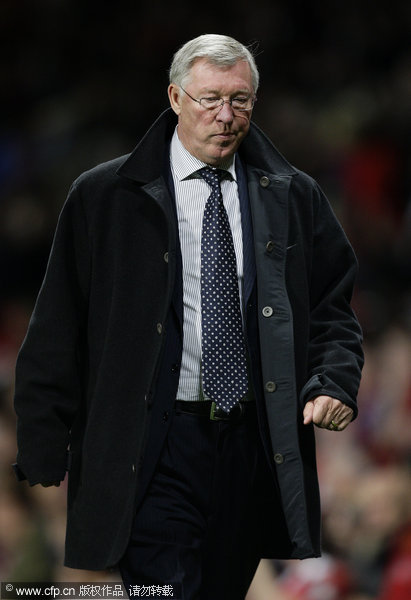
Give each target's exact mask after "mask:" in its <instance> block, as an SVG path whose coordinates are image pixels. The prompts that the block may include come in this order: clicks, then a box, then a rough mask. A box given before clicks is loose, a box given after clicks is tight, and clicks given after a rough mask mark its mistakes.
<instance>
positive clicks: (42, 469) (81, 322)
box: [15, 110, 362, 569]
mask: <svg viewBox="0 0 411 600" xmlns="http://www.w3.org/2000/svg"><path fill="white" fill-rule="evenodd" d="M174 127H175V116H174V113H172V111H171V110H168V111H166V112H165V113H164V114H163V115H161V117H160V118H159V119H158V120H157V121H156V123H155V124H154V125H153V126H152V128H151V129H150V131H149V132H148V133H147V134H146V136H145V137H144V138H143V139H142V141H141V142H140V143H139V145H138V146H137V148H136V149H135V151H134V152H133V154H132V155H130V156H128V157H122V158H120V159H116V160H114V161H111V162H108V163H105V164H103V165H100V166H98V167H96V168H94V169H92V170H91V171H88V172H87V173H85V174H83V175H82V176H80V177H79V178H78V179H77V180H76V181H75V182H74V184H73V185H72V187H71V190H70V193H69V196H68V199H67V201H66V203H65V205H64V208H63V210H62V213H61V215H60V218H59V223H58V227H57V230H56V234H55V239H54V243H53V247H52V251H51V255H50V260H49V264H48V268H47V273H46V277H45V279H44V282H43V285H42V288H41V291H40V294H39V296H38V299H37V303H36V306H35V310H34V312H33V316H32V319H31V321H30V325H29V330H28V333H27V336H26V338H25V341H24V343H23V346H22V349H21V351H20V354H19V358H18V361H17V371H16V394H15V408H16V412H17V415H18V447H19V450H18V459H17V461H18V465H19V467H20V469H21V470H22V472H23V473H24V474H25V476H26V477H27V479H28V481H29V483H30V484H32V485H33V484H35V483H38V482H45V481H56V480H62V479H63V478H64V476H65V471H66V469H67V467H68V466H69V468H70V472H69V490H68V524H67V539H66V564H67V565H68V566H71V567H75V568H84V569H103V568H106V567H108V566H111V565H115V564H116V563H117V562H118V560H119V559H120V557H121V556H122V554H123V552H124V550H125V547H126V545H127V542H128V538H129V534H130V529H131V523H132V520H133V515H134V511H135V499H136V494H137V491H138V475H139V464H140V462H141V461H140V460H139V459H140V457H141V453H142V449H143V446H144V441H145V439H146V434H147V428H148V425H149V422H150V414H151V410H150V402H149V399H150V398H151V397H152V390H153V386H154V384H155V383H156V377H155V376H156V368H157V367H158V363H159V357H160V353H161V349H162V345H163V340H164V337H165V327H164V323H165V321H166V317H167V313H168V310H169V306H170V302H171V297H172V293H173V287H174V281H175V275H176V248H177V241H178V236H177V230H176V226H175V219H173V218H172V217H171V209H170V206H171V197H170V194H169V193H168V191H167V186H166V184H165V180H164V175H163V172H164V168H163V165H164V153H165V151H166V148H167V146H168V143H169V140H170V137H171V135H172V131H173V129H174ZM240 154H241V156H242V159H243V162H244V164H245V165H246V171H247V178H248V192H249V198H250V209H251V216H252V223H253V232H254V251H255V261H256V269H257V289H258V306H257V310H258V329H259V337H260V351H261V377H262V382H263V390H264V402H265V407H266V412H267V417H268V425H269V435H270V439H271V448H272V453H273V464H275V468H276V472H277V478H278V484H279V488H280V492H281V502H282V512H283V514H284V518H285V521H286V525H287V531H288V536H289V540H288V542H287V544H286V545H285V546H284V548H276V550H275V551H271V554H272V555H277V556H279V557H282V558H304V557H308V556H317V555H318V554H319V552H320V542H319V533H320V505H319V494H318V483H317V474H316V465H315V445H314V431H313V427H312V426H311V425H309V426H303V424H302V410H303V407H304V404H305V402H306V401H307V400H309V399H310V398H312V397H314V396H316V395H319V394H327V395H330V396H333V397H335V398H338V399H340V400H342V401H343V402H344V403H346V404H348V405H349V406H351V407H352V408H353V410H354V413H355V414H356V394H357V389H358V385H359V379H360V370H361V366H362V353H361V332H360V328H359V325H358V323H357V320H356V318H355V316H354V315H353V313H352V311H351V308H350V304H349V303H350V299H351V294H352V288H353V283H354V278H355V274H356V269H357V264H356V259H355V256H354V254H353V251H352V248H351V246H350V244H349V243H348V241H347V239H346V237H345V235H344V233H343V231H342V229H341V227H340V225H339V224H338V222H337V220H336V218H335V216H334V214H333V212H332V210H331V208H330V206H329V203H328V201H327V200H326V198H325V197H324V195H323V193H322V192H321V190H320V189H319V187H318V185H317V184H316V183H315V182H314V181H313V180H312V179H311V178H310V177H309V176H307V175H306V174H304V173H302V172H301V171H298V170H297V169H294V168H293V167H291V166H290V165H289V163H288V162H287V161H286V160H285V159H284V158H283V157H282V156H281V155H280V154H279V153H278V152H277V150H276V149H275V148H274V147H273V145H272V144H271V142H270V141H269V140H268V139H267V138H266V137H265V136H264V134H263V133H262V132H261V131H260V130H259V129H258V128H257V127H256V126H255V125H253V124H252V125H251V128H250V131H249V133H248V135H247V137H246V138H245V140H244V141H243V144H242V146H241V148H240ZM153 426H154V427H158V428H160V427H164V423H163V422H162V420H160V419H159V422H158V423H154V424H153V423H151V427H153ZM68 463H69V465H68ZM273 536H275V532H273ZM290 548H292V550H290Z"/></svg>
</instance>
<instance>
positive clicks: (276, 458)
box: [274, 452, 284, 465]
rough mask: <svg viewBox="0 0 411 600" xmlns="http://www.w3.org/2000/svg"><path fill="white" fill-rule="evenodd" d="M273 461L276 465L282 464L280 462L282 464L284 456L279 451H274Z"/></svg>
mask: <svg viewBox="0 0 411 600" xmlns="http://www.w3.org/2000/svg"><path fill="white" fill-rule="evenodd" d="M274 462H275V463H276V464H277V465H282V464H283V462H284V456H283V455H282V454H280V453H279V452H276V453H275V454H274Z"/></svg>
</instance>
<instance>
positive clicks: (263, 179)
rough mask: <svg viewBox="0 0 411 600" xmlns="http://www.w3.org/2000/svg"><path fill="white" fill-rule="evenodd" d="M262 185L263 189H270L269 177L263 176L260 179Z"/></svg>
mask: <svg viewBox="0 0 411 600" xmlns="http://www.w3.org/2000/svg"><path fill="white" fill-rule="evenodd" d="M260 185H261V187H263V188H266V187H268V186H269V185H270V180H269V179H268V177H266V176H265V175H263V176H262V177H261V178H260Z"/></svg>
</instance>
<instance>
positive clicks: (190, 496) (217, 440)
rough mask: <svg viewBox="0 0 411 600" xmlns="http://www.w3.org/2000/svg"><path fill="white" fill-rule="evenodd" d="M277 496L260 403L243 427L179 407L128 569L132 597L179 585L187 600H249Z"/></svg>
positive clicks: (140, 515) (137, 524)
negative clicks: (144, 589)
mask: <svg viewBox="0 0 411 600" xmlns="http://www.w3.org/2000/svg"><path fill="white" fill-rule="evenodd" d="M275 496H276V488H275V485H274V481H273V476H272V474H271V471H270V469H269V467H268V464H267V460H266V457H265V453H264V450H263V448H262V444H261V441H260V435H259V431H258V425H257V416H256V409H255V405H254V403H253V404H252V406H249V408H248V409H247V410H246V413H245V415H244V416H243V417H242V418H241V419H239V420H235V421H211V420H209V419H208V418H207V417H206V416H200V415H192V414H186V413H183V412H181V411H180V410H178V409H175V411H174V413H173V415H172V423H171V425H170V430H169V434H168V437H167V439H166V442H165V446H164V448H163V451H162V454H161V457H160V460H159V463H158V465H157V468H156V472H155V474H154V476H153V479H152V481H151V483H150V485H149V488H148V490H147V493H146V495H145V497H144V499H143V501H142V503H141V504H140V506H139V509H138V511H137V514H136V517H135V521H134V525H133V531H132V535H131V538H130V542H129V546H128V549H127V552H126V554H125V556H124V558H123V559H122V561H121V564H120V570H121V574H122V577H123V581H124V584H125V587H126V589H127V591H129V588H130V586H135V585H140V586H143V585H144V586H148V585H154V584H156V585H164V584H175V590H179V595H178V596H177V597H178V598H181V599H182V600H243V599H244V596H245V595H246V593H247V589H248V587H249V585H250V583H251V580H252V578H253V576H254V573H255V570H256V568H257V566H258V562H259V559H260V556H261V543H260V536H261V533H262V528H263V527H264V525H267V523H264V515H267V514H270V508H271V512H272V510H273V507H274V506H275V505H276V504H277V502H276V498H275ZM135 589H136V588H134V590H135Z"/></svg>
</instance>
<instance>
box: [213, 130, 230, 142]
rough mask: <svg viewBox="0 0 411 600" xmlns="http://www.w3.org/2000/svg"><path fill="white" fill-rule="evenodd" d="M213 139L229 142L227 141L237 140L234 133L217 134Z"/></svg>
mask: <svg viewBox="0 0 411 600" xmlns="http://www.w3.org/2000/svg"><path fill="white" fill-rule="evenodd" d="M213 137H215V138H217V139H220V140H224V141H227V140H231V139H233V138H235V133H233V132H232V131H226V132H222V133H215V134H214V136H213Z"/></svg>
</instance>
